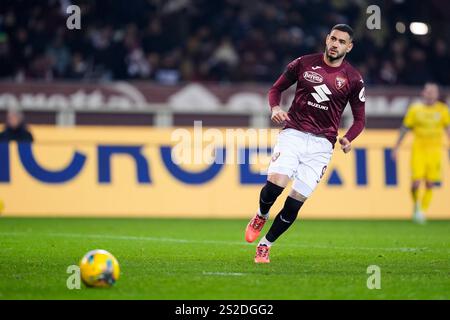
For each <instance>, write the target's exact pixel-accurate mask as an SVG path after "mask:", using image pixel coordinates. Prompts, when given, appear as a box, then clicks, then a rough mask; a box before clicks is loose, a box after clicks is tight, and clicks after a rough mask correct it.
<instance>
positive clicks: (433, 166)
mask: <svg viewBox="0 0 450 320" xmlns="http://www.w3.org/2000/svg"><path fill="white" fill-rule="evenodd" d="M441 165H442V150H441V148H428V149H423V148H422V149H421V148H419V147H413V149H412V154H411V169H412V179H413V180H427V181H430V182H440V181H441Z"/></svg>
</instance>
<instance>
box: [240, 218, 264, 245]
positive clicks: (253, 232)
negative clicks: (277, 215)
mask: <svg viewBox="0 0 450 320" xmlns="http://www.w3.org/2000/svg"><path fill="white" fill-rule="evenodd" d="M266 221H267V219H265V218H263V217H260V216H259V215H258V214H256V215H255V216H254V217H253V218H252V220H250V222H249V223H248V225H247V228H246V229H245V240H246V241H247V242H253V241H255V240H256V239H257V238H258V236H259V233H260V232H261V230H262V228H263V227H264V224H265V223H266Z"/></svg>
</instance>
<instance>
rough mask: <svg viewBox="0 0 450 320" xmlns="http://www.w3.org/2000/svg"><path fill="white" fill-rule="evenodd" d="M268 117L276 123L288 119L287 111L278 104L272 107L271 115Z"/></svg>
mask: <svg viewBox="0 0 450 320" xmlns="http://www.w3.org/2000/svg"><path fill="white" fill-rule="evenodd" d="M270 119H271V120H272V121H273V122H275V123H277V124H282V123H283V122H284V121H286V120H290V119H289V117H288V114H287V112H285V111H283V110H282V109H281V108H280V107H279V106H277V107H273V108H272V116H271V117H270Z"/></svg>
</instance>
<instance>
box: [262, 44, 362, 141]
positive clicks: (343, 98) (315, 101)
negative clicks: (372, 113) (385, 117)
mask: <svg viewBox="0 0 450 320" xmlns="http://www.w3.org/2000/svg"><path fill="white" fill-rule="evenodd" d="M323 59H324V58H323V53H318V54H311V55H305V56H302V57H300V58H297V59H295V60H294V61H292V62H291V63H289V65H288V66H287V68H286V71H285V72H284V73H283V75H282V76H281V77H280V78H279V79H278V80H277V82H275V84H274V85H273V87H272V88H271V89H270V91H269V104H270V106H271V107H274V106H277V105H279V104H280V99H281V92H282V91H284V90H286V89H287V88H289V87H290V86H291V85H292V84H294V83H295V82H297V88H296V90H295V98H294V101H293V102H292V105H291V107H290V108H289V111H288V116H289V118H290V120H288V121H286V124H285V128H293V129H297V130H300V131H305V132H310V133H313V134H316V135H321V136H325V137H326V138H327V139H328V140H330V142H331V143H332V144H333V145H334V144H335V142H336V136H337V134H338V128H339V123H340V121H341V116H342V113H343V111H344V109H345V106H346V105H347V102H349V103H350V106H351V109H352V113H353V118H354V121H353V125H352V126H351V128H349V130H348V131H347V133H346V134H345V136H346V137H347V139H349V140H350V141H352V140H353V139H355V138H356V136H357V135H359V134H360V133H361V131H362V130H363V128H364V125H365V111H364V109H365V95H364V81H363V79H362V77H361V75H360V74H359V73H358V72H357V71H356V70H355V69H354V68H353V67H352V66H351V65H350V64H349V63H348V62H347V61H345V60H344V61H343V62H342V64H341V65H340V66H339V67H330V66H329V65H327V64H326V63H325V62H324V60H323Z"/></svg>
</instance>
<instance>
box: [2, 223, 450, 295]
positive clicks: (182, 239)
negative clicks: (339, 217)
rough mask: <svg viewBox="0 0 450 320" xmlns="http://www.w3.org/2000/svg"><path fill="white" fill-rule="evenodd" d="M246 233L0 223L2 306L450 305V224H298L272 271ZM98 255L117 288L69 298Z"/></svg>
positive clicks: (236, 227)
mask: <svg viewBox="0 0 450 320" xmlns="http://www.w3.org/2000/svg"><path fill="white" fill-rule="evenodd" d="M246 224H247V221H246V220H212V219H211V220H203V219H94V218H92V219H68V218H67V219H57V218H54V219H30V218H5V217H4V218H0V299H450V276H449V275H450V221H431V222H428V223H427V224H426V225H423V226H421V225H415V224H413V223H411V222H409V221H314V220H306V221H302V220H299V221H297V222H296V224H295V225H294V226H293V227H292V228H291V229H290V230H288V232H287V233H286V234H285V235H284V236H283V237H281V238H280V239H279V241H278V242H277V243H276V244H275V245H274V246H273V247H272V252H271V260H272V263H270V264H269V265H255V264H254V262H253V257H254V252H255V245H254V244H247V243H246V242H245V241H244V229H245V226H246ZM268 228H269V226H266V227H265V229H264V231H267V230H268ZM97 248H101V249H105V250H108V251H110V252H111V253H113V254H114V255H115V256H116V257H117V259H118V260H119V263H120V267H121V278H120V279H119V281H118V282H117V283H116V285H115V286H114V287H112V288H108V289H98V288H97V289H95V288H94V289H93V288H86V287H84V286H82V287H81V289H80V290H69V289H67V287H66V280H67V277H68V276H69V274H67V273H66V270H67V267H68V266H69V265H72V264H78V262H79V260H80V258H81V257H82V256H83V255H84V254H85V253H86V252H87V251H89V250H92V249H97ZM369 265H377V266H379V267H380V270H381V289H379V290H376V289H374V290H369V289H368V288H367V285H366V283H367V278H368V277H369V276H370V274H367V267H368V266H369Z"/></svg>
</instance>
